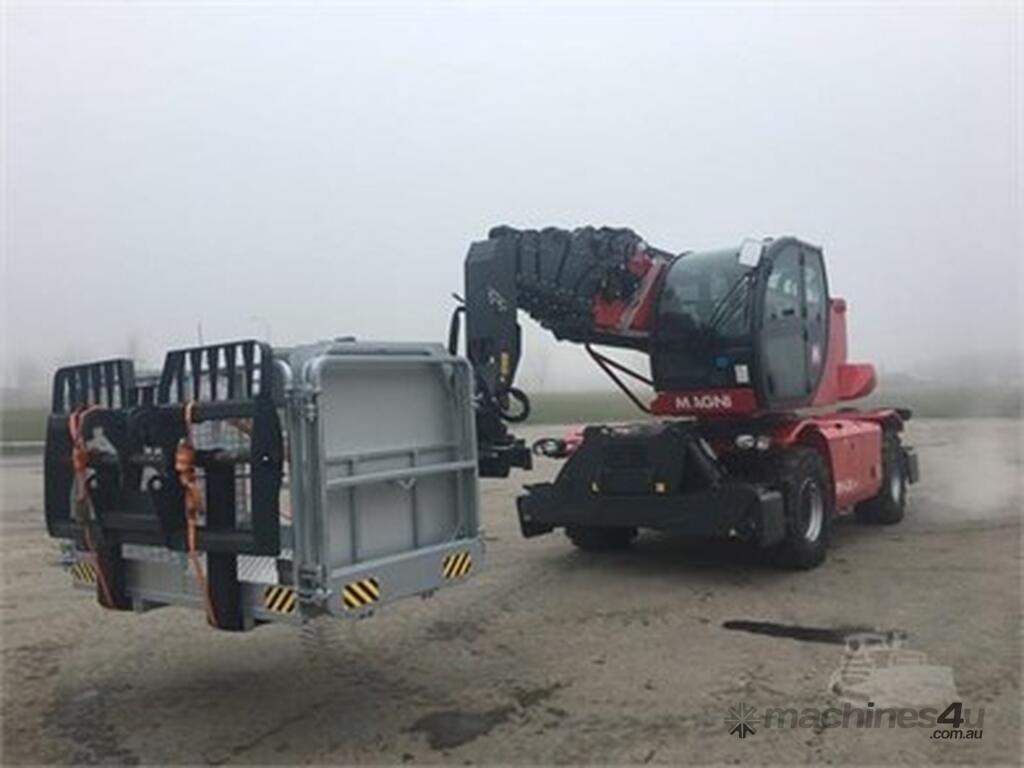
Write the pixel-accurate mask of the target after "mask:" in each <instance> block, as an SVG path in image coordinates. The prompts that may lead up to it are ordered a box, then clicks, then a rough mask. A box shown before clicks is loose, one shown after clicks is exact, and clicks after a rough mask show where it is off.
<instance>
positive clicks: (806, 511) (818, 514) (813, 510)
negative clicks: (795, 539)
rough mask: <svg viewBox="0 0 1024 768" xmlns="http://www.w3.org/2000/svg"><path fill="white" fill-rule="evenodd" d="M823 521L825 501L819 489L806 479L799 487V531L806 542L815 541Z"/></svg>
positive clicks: (815, 484)
mask: <svg viewBox="0 0 1024 768" xmlns="http://www.w3.org/2000/svg"><path fill="white" fill-rule="evenodd" d="M824 521H825V499H824V498H823V497H822V494H821V488H819V487H818V484H817V483H816V482H814V480H812V479H810V478H808V479H806V480H804V484H803V485H802V486H801V487H800V530H801V531H802V532H803V536H804V538H805V539H807V541H817V540H818V537H819V536H821V528H822V526H823V525H824Z"/></svg>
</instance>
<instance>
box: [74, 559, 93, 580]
mask: <svg viewBox="0 0 1024 768" xmlns="http://www.w3.org/2000/svg"><path fill="white" fill-rule="evenodd" d="M71 578H72V579H73V580H74V581H76V582H77V583H79V584H95V583H96V566H95V565H94V564H93V563H92V562H90V561H89V560H79V561H78V562H77V563H72V565H71Z"/></svg>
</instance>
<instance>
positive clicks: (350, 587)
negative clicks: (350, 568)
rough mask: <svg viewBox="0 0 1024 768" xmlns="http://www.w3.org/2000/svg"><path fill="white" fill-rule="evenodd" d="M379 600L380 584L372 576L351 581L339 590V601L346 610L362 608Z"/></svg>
mask: <svg viewBox="0 0 1024 768" xmlns="http://www.w3.org/2000/svg"><path fill="white" fill-rule="evenodd" d="M378 600H380V582H379V581H377V579H375V578H373V577H372V576H371V577H370V578H368V579H360V580H359V581H351V582H349V583H348V584H346V585H345V586H344V587H342V588H341V601H342V602H343V603H344V604H345V607H346V608H349V609H353V608H363V607H365V606H367V605H372V604H373V603H376V602H377V601H378Z"/></svg>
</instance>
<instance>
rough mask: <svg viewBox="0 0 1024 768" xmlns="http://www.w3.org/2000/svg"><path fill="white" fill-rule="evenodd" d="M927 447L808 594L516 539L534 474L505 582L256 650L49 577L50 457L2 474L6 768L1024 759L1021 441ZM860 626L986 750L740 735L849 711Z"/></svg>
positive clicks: (926, 438)
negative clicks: (929, 671) (950, 683)
mask: <svg viewBox="0 0 1024 768" xmlns="http://www.w3.org/2000/svg"><path fill="white" fill-rule="evenodd" d="M552 432H554V433H557V432H558V430H551V429H533V430H532V431H530V435H531V436H535V435H538V434H541V433H548V434H550V433H552ZM909 439H910V441H911V442H913V443H914V444H916V445H917V447H918V450H919V453H920V456H921V467H922V473H923V475H924V478H923V481H922V483H921V484H920V485H919V486H916V487H914V488H913V489H912V495H911V502H910V508H909V511H908V516H907V520H906V521H905V522H904V523H903V524H902V525H900V526H898V527H895V528H869V527H863V526H859V525H856V524H855V523H852V522H844V523H842V524H840V525H838V526H837V528H836V531H835V536H834V543H833V549H832V551H831V552H830V557H829V560H828V562H827V563H826V564H825V565H824V566H823V567H821V568H819V569H817V570H815V571H813V572H810V573H787V572H783V571H778V570H774V569H772V568H770V567H768V566H767V565H765V564H763V563H762V562H761V561H760V559H759V558H758V557H757V556H756V553H753V552H751V551H749V550H747V549H746V548H744V547H742V546H740V545H734V544H729V543H727V542H722V543H708V542H692V541H686V540H682V539H679V538H677V537H672V536H666V535H654V534H645V535H643V536H642V537H641V539H640V540H639V541H638V543H637V545H636V546H635V547H634V548H633V549H632V550H631V551H628V552H624V553H615V554H608V555H598V554H585V553H582V552H578V551H575V550H574V549H572V548H571V547H570V546H569V545H568V543H567V542H566V540H565V539H564V537H563V536H561V534H555V535H551V536H546V537H542V538H539V539H535V540H531V541H526V540H523V539H522V538H521V537H520V536H519V534H518V530H517V526H516V522H515V516H514V505H513V499H514V497H515V495H516V492H517V486H518V482H520V481H521V480H523V479H526V478H525V476H523V475H520V476H519V478H518V480H513V481H485V482H484V510H483V518H484V523H485V525H486V531H487V535H486V538H487V544H488V562H487V564H486V567H485V568H484V569H483V571H482V572H480V573H479V575H477V576H476V577H475V578H473V579H471V580H470V581H469V582H468V583H466V584H465V585H463V586H461V587H458V588H454V589H450V590H445V591H443V592H442V593H441V594H439V595H437V596H436V597H434V598H432V599H430V600H425V601H420V600H413V601H406V602H404V603H400V604H397V605H395V606H392V607H390V608H389V609H387V610H384V611H382V612H381V613H380V614H379V615H377V616H376V617H373V618H371V619H369V620H365V621H360V622H352V623H320V622H317V623H316V624H314V625H313V626H311V627H309V628H306V629H304V630H298V629H296V628H290V627H285V626H270V627H265V628H261V629H259V630H257V631H255V632H251V633H247V634H244V635H232V634H227V633H217V632H214V631H212V630H210V629H208V628H207V627H206V626H205V625H204V623H203V619H202V616H201V613H199V612H196V611H188V610H185V609H177V608H168V609H163V610H159V611H153V612H151V613H148V614H145V615H143V616H134V615H130V614H128V615H126V614H109V613H103V612H102V611H101V610H100V609H99V608H98V607H97V606H96V605H95V604H94V603H93V602H92V601H91V600H90V599H89V597H88V596H87V595H86V594H85V593H83V592H80V591H74V590H72V589H71V588H70V587H69V580H68V577H67V575H66V574H64V573H63V572H62V571H61V570H60V568H58V567H57V565H56V563H57V545H56V543H55V542H53V541H51V540H49V539H48V538H47V537H46V534H45V531H44V529H43V526H42V520H41V518H42V513H41V507H42V473H41V468H40V462H39V458H38V457H9V458H6V459H3V460H2V464H0V482H2V491H3V507H2V515H0V532H2V539H0V541H2V553H3V560H2V576H3V589H2V595H0V628H2V650H3V702H2V715H3V732H2V747H3V754H2V760H3V762H4V763H5V764H14V763H41V762H80V763H140V762H143V763H278V764H280V763H296V762H312V763H389V764H394V763H413V762H416V763H419V762H424V763H438V762H444V763H459V764H470V763H534V764H535V763H555V762H558V763H634V764H635V763H648V762H649V763H723V762H726V763H729V762H734V763H741V762H742V763H747V762H758V763H786V764H791V763H813V764H824V763H832V764H840V763H856V764H879V763H928V764H934V763H999V764H1019V763H1020V759H1021V753H1020V743H1021V729H1020V724H1021V712H1020V703H1019V700H1020V690H1019V681H1020V675H1021V658H1020V627H1021V600H1020V598H1021V579H1020V577H1021V559H1020V527H1019V526H1020V518H1021V485H1020V483H1021V480H1020V478H1021V424H1020V422H1017V421H1011V420H979V421H968V420H941V421H927V420H923V421H917V422H912V424H911V428H910V430H909ZM556 470H557V464H556V463H555V462H550V461H547V460H543V461H542V462H541V465H540V466H539V467H538V470H537V471H536V472H534V473H533V474H532V475H531V476H530V477H529V479H530V480H534V481H536V480H541V479H546V478H547V477H549V476H551V475H552V474H553V473H554V472H555V471H556ZM744 622H764V623H765V624H763V625H757V624H755V625H751V624H749V623H748V624H745V623H744ZM744 628H745V629H746V630H748V631H744ZM852 628H874V629H877V630H882V631H892V632H895V631H899V632H901V633H905V635H906V639H905V640H904V641H903V646H904V648H905V649H908V650H913V651H916V652H919V653H920V654H925V655H926V661H927V664H928V665H933V666H934V667H935V668H939V669H944V668H948V670H950V671H951V673H952V677H953V680H954V681H955V687H956V691H957V692H958V693H957V694H956V695H957V696H958V697H959V699H960V700H962V702H963V704H964V706H965V707H966V708H969V709H971V710H973V715H972V716H973V717H975V718H976V717H977V716H978V714H980V712H979V710H980V709H981V708H984V721H983V731H982V738H980V739H972V740H959V741H944V740H936V739H933V738H930V737H931V735H932V729H930V728H928V729H922V728H887V727H885V725H884V724H883V725H882V726H881V727H880V728H854V727H849V728H827V729H823V728H820V727H812V726H811V725H808V726H807V727H797V728H785V727H768V726H765V725H763V724H761V723H757V722H756V721H753V722H754V723H755V725H756V728H755V730H756V733H754V734H751V735H749V736H747V738H744V739H742V740H741V739H737V738H736V737H735V736H734V735H730V733H729V732H728V731H729V727H728V726H727V725H726V723H725V719H724V718H725V716H726V714H727V710H728V709H729V708H730V707H736V706H739V705H745V706H748V707H754V708H755V709H756V712H757V714H758V715H760V714H761V713H763V712H765V711H766V710H767V709H769V708H771V707H795V708H798V709H800V710H803V709H805V708H815V709H822V708H825V707H829V706H832V705H837V704H838V703H839V702H840V693H839V692H837V690H836V689H831V688H830V681H831V680H832V679H833V677H832V676H833V674H834V673H835V672H836V670H837V669H838V668H839V667H840V666H841V665H842V663H843V661H844V652H845V651H844V647H845V646H844V645H843V640H844V637H846V636H847V634H848V633H849V632H851V631H852ZM750 629H754V630H760V631H749V630H750ZM816 630H823V631H820V632H818V631H816ZM975 722H976V720H975Z"/></svg>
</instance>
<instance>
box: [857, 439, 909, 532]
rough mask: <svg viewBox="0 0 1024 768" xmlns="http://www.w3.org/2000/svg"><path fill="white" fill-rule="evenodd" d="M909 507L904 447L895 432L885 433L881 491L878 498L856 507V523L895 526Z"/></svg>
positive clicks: (879, 490)
mask: <svg viewBox="0 0 1024 768" xmlns="http://www.w3.org/2000/svg"><path fill="white" fill-rule="evenodd" d="M906 507H907V472H906V468H905V467H904V464H903V447H902V446H901V445H900V438H899V435H897V434H896V433H895V432H884V433H882V487H881V488H879V489H878V495H877V496H875V497H874V498H871V499H868V500H867V501H863V502H861V503H860V504H858V505H857V507H856V510H855V511H856V515H857V521H858V522H861V523H864V524H866V525H895V524H896V523H898V522H900V521H901V520H902V519H903V513H904V511H905V510H906Z"/></svg>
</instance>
